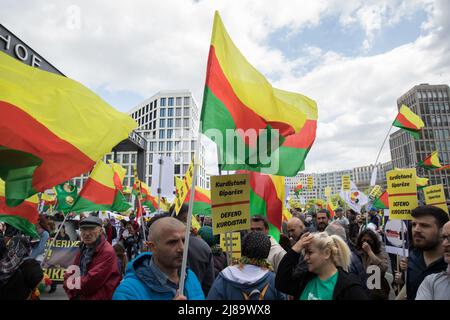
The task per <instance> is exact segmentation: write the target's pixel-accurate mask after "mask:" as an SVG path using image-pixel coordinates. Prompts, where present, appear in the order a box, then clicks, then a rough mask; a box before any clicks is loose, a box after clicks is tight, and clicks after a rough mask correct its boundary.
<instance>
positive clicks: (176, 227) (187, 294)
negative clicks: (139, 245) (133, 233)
mask: <svg viewBox="0 0 450 320" xmlns="http://www.w3.org/2000/svg"><path fill="white" fill-rule="evenodd" d="M184 233H185V226H184V224H183V223H182V222H180V221H178V220H177V219H175V218H171V217H164V218H161V219H158V220H157V221H155V222H154V223H153V224H152V225H151V226H150V229H149V235H148V246H149V249H150V251H151V253H150V252H145V253H142V254H140V255H139V256H137V257H136V258H135V259H134V260H132V261H131V262H130V263H129V264H128V266H127V270H126V274H125V277H124V279H123V280H122V282H121V283H120V284H119V286H118V287H117V289H116V291H115V292H114V295H113V300H171V299H175V300H186V299H187V300H204V299H205V296H204V294H203V291H202V287H201V285H200V282H199V281H198V279H197V277H196V275H195V274H194V273H193V272H192V271H191V270H190V269H187V272H186V279H185V288H184V292H183V293H182V294H180V293H179V292H178V283H179V280H180V268H181V264H182V261H183V250H184Z"/></svg>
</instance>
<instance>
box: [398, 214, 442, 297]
mask: <svg viewBox="0 0 450 320" xmlns="http://www.w3.org/2000/svg"><path fill="white" fill-rule="evenodd" d="M411 215H412V217H413V220H412V238H413V249H411V250H410V252H409V258H408V268H407V277H406V295H407V299H408V300H414V299H415V298H416V293H417V290H418V289H419V286H420V284H421V283H422V281H423V280H424V279H425V277H426V276H428V275H430V274H433V273H439V272H442V271H444V270H445V269H446V268H447V264H446V263H445V261H444V258H443V254H444V249H443V246H442V239H441V232H442V227H443V226H444V224H446V223H447V222H448V221H449V218H448V214H447V213H446V212H445V211H444V210H442V209H440V208H438V207H433V206H420V207H417V208H416V209H414V210H413V211H412V214H411Z"/></svg>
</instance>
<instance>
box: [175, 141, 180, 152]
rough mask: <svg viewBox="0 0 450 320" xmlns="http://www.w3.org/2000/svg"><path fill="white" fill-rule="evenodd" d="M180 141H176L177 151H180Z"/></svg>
mask: <svg viewBox="0 0 450 320" xmlns="http://www.w3.org/2000/svg"><path fill="white" fill-rule="evenodd" d="M180 144H181V143H180V141H175V151H180Z"/></svg>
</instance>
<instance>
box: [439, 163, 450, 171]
mask: <svg viewBox="0 0 450 320" xmlns="http://www.w3.org/2000/svg"><path fill="white" fill-rule="evenodd" d="M441 170H450V164H448V165H445V166H443V167H440V168H439V169H436V171H441Z"/></svg>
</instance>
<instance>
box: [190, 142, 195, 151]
mask: <svg viewBox="0 0 450 320" xmlns="http://www.w3.org/2000/svg"><path fill="white" fill-rule="evenodd" d="M191 150H195V141H194V140H192V141H191Z"/></svg>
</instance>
